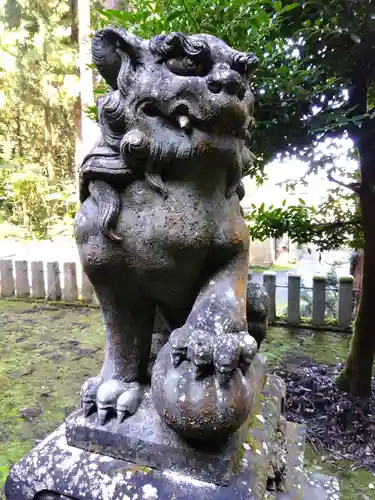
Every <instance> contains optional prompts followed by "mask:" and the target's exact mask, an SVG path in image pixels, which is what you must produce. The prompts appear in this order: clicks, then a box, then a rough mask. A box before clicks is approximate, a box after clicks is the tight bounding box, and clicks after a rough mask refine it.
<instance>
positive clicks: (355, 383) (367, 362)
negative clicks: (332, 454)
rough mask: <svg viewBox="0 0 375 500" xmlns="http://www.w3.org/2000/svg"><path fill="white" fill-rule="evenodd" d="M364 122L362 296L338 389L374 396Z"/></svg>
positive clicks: (373, 177)
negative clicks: (372, 383) (372, 384)
mask: <svg viewBox="0 0 375 500" xmlns="http://www.w3.org/2000/svg"><path fill="white" fill-rule="evenodd" d="M372 121H373V120H368V121H367V122H364V123H363V125H362V127H361V136H360V137H359V138H358V142H357V147H358V151H359V156H360V168H361V188H360V193H359V201H360V207H361V215H362V226H363V232H364V240H365V243H364V248H363V251H364V256H363V259H364V261H363V278H362V279H363V281H362V292H361V298H360V303H359V308H358V313H357V318H356V321H355V328H354V334H353V338H352V342H351V346H350V352H349V356H348V359H347V361H346V363H345V366H344V369H343V370H342V372H341V373H340V374H339V376H338V378H337V381H336V383H337V386H338V387H339V388H340V389H342V390H344V391H346V392H350V393H351V394H352V395H354V396H358V397H366V396H371V394H372V386H371V377H372V368H373V361H374V356H375V315H374V299H375V224H374V214H375V145H374V141H375V129H374V127H375V124H373V123H371V122H372Z"/></svg>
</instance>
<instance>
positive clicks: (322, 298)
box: [312, 276, 326, 326]
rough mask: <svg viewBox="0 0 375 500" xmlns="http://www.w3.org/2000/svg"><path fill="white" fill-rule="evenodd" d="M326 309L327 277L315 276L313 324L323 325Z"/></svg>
mask: <svg viewBox="0 0 375 500" xmlns="http://www.w3.org/2000/svg"><path fill="white" fill-rule="evenodd" d="M325 309H326V277H325V276H314V277H313V303H312V324H313V325H314V326H323V325H324V319H325Z"/></svg>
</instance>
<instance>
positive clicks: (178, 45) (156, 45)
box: [150, 33, 210, 60]
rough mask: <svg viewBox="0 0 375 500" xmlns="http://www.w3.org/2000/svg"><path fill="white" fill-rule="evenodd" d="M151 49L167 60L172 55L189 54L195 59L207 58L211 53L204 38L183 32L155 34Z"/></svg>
mask: <svg viewBox="0 0 375 500" xmlns="http://www.w3.org/2000/svg"><path fill="white" fill-rule="evenodd" d="M150 51H151V52H152V53H153V54H156V55H158V56H160V57H161V58H162V59H164V60H167V59H169V58H171V57H179V56H183V55H185V56H188V57H191V58H192V59H193V60H200V59H205V58H207V56H208V55H209V53H210V49H209V47H208V44H207V43H206V42H205V41H204V40H198V39H194V38H192V37H187V36H185V35H184V34H182V33H171V34H169V35H159V36H155V37H153V38H152V39H151V41H150Z"/></svg>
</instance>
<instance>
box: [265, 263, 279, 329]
mask: <svg viewBox="0 0 375 500" xmlns="http://www.w3.org/2000/svg"><path fill="white" fill-rule="evenodd" d="M263 285H264V288H265V289H266V291H267V293H268V296H269V298H270V305H269V309H268V322H269V323H274V322H275V321H276V273H274V272H272V271H267V272H265V273H263Z"/></svg>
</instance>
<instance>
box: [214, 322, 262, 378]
mask: <svg viewBox="0 0 375 500" xmlns="http://www.w3.org/2000/svg"><path fill="white" fill-rule="evenodd" d="M256 352H257V343H256V340H255V339H254V338H253V337H251V335H249V334H248V333H247V332H241V333H236V334H227V335H220V336H218V337H216V338H215V345H214V365H215V373H216V376H217V378H218V380H219V383H220V385H225V384H227V383H228V382H229V380H230V378H231V375H232V373H233V371H234V370H236V369H237V368H240V369H241V371H242V373H243V374H245V373H246V372H247V370H248V368H249V366H250V364H251V361H252V360H253V358H254V356H255V354H256Z"/></svg>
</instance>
